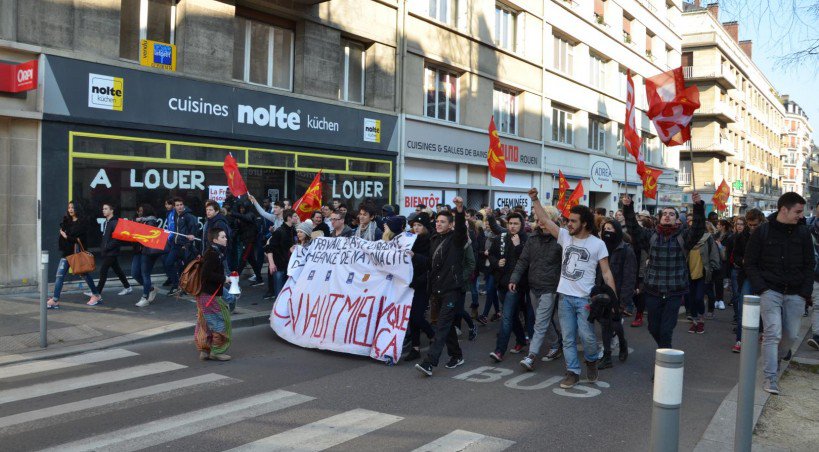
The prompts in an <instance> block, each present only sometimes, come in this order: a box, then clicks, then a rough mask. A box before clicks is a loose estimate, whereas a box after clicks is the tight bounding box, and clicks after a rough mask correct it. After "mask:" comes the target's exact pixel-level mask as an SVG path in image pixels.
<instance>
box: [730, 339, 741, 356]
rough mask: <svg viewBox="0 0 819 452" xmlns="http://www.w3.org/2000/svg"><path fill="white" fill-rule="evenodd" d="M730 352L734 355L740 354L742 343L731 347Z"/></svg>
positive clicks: (739, 342)
mask: <svg viewBox="0 0 819 452" xmlns="http://www.w3.org/2000/svg"><path fill="white" fill-rule="evenodd" d="M731 351H732V352H734V353H740V352H741V351H742V341H737V343H736V344H734V346H733V347H731Z"/></svg>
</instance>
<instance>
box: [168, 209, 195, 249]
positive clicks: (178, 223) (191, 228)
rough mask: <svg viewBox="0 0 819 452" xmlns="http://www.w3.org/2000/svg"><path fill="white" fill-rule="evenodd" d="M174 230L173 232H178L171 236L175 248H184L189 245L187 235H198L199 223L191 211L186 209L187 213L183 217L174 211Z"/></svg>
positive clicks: (183, 213)
mask: <svg viewBox="0 0 819 452" xmlns="http://www.w3.org/2000/svg"><path fill="white" fill-rule="evenodd" d="M172 212H173V229H171V230H172V231H174V232H176V234H171V238H170V240H171V243H173V245H174V246H175V247H183V246H185V245H187V244H188V243H189V240H188V238H187V237H185V236H186V235H194V236H195V235H196V234H197V232H198V231H197V229H198V228H199V222H197V221H196V217H195V216H193V214H192V213H191V210H190V209H189V208H187V207H185V211H184V212H182V215H180V214H178V213H176V210H173V211H172Z"/></svg>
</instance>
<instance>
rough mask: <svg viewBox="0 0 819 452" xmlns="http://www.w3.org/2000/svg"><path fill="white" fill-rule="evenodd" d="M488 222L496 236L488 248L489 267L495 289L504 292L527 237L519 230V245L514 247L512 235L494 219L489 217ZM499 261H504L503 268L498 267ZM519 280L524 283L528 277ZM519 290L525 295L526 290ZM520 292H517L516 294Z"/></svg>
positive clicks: (526, 269)
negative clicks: (494, 282)
mask: <svg viewBox="0 0 819 452" xmlns="http://www.w3.org/2000/svg"><path fill="white" fill-rule="evenodd" d="M488 220H489V227H490V228H491V229H492V232H494V233H495V234H497V236H496V237H495V240H493V241H492V246H491V247H490V248H489V265H490V267H491V268H492V272H493V274H494V275H495V281H496V283H497V287H499V288H501V289H502V290H506V287H507V286H508V285H509V280H510V279H511V278H512V272H514V271H515V266H516V265H517V262H518V258H520V255H521V254H522V253H523V248H524V246H526V241H527V239H528V237H527V235H526V233H524V232H523V229H521V231H520V232H518V237H519V238H520V243H518V246H515V245H514V243H512V234H510V233H509V231H508V230H507V229H504V228H502V227H501V226H500V225H499V224H498V223H497V221H496V220H495V217H492V216H490V217H489V219H488ZM501 259H506V262H505V263H504V266H503V267H501V266H500V260H501ZM528 270H529V269H528V268H525V269H523V271H524V272H526V271H528ZM520 279H521V280H522V281H524V282H526V281H528V277H527V278H526V279H525V280H524V278H523V275H521V278H520ZM521 290H523V293H526V292H525V291H526V290H528V289H527V288H526V287H524V288H522V289H521ZM521 290H518V292H520V291H521Z"/></svg>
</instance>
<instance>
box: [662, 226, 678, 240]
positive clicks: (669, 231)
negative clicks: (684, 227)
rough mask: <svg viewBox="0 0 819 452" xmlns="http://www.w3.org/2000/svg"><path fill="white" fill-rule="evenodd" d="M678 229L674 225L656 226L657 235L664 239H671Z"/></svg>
mask: <svg viewBox="0 0 819 452" xmlns="http://www.w3.org/2000/svg"><path fill="white" fill-rule="evenodd" d="M679 230H680V227H679V226H677V225H676V224H658V225H657V233H658V234H660V235H661V236H663V237H665V238H669V237H671V236H672V235H673V234H674V233H675V232H677V231H679Z"/></svg>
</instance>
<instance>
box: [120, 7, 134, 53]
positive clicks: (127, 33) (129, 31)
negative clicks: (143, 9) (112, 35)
mask: <svg viewBox="0 0 819 452" xmlns="http://www.w3.org/2000/svg"><path fill="white" fill-rule="evenodd" d="M119 56H120V57H122V58H125V59H128V60H138V59H139V0H122V6H121V10H120V13H119Z"/></svg>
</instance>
